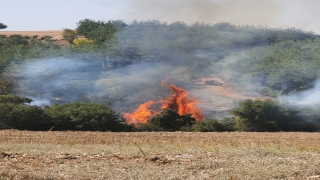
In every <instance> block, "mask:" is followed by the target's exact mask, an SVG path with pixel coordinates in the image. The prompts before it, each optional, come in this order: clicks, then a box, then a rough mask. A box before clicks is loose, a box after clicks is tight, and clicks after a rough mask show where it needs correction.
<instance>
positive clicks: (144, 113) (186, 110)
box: [123, 81, 204, 125]
mask: <svg viewBox="0 0 320 180" xmlns="http://www.w3.org/2000/svg"><path fill="white" fill-rule="evenodd" d="M162 85H164V86H166V87H168V88H170V89H171V90H172V92H173V94H172V95H171V96H170V97H168V98H166V99H163V100H160V101H159V102H157V103H160V104H162V106H161V109H165V108H167V109H170V110H173V111H175V112H177V113H178V114H179V115H180V116H182V115H184V114H191V117H193V118H195V119H196V120H203V119H204V116H203V114H202V112H201V110H200V109H199V108H196V107H195V104H197V103H198V100H197V99H191V98H188V97H187V95H188V92H187V91H186V90H184V89H182V88H179V87H176V86H174V85H169V84H166V83H165V81H162ZM155 103H156V102H154V101H147V102H145V103H143V104H141V105H140V106H139V107H138V108H137V109H136V110H135V111H134V112H132V113H123V116H124V118H125V119H126V121H127V123H129V124H134V125H137V124H139V123H144V124H145V123H147V122H148V119H149V118H150V117H152V116H154V115H156V114H159V113H160V112H157V111H154V110H150V109H149V108H150V106H152V105H154V104H155Z"/></svg>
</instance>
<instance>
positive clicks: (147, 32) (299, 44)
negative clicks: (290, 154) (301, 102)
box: [0, 19, 320, 131]
mask: <svg viewBox="0 0 320 180" xmlns="http://www.w3.org/2000/svg"><path fill="white" fill-rule="evenodd" d="M6 27H7V26H6V25H5V24H3V23H0V29H5V28H6ZM0 34H1V32H0ZM63 37H64V38H65V40H67V41H68V42H69V43H70V45H62V44H58V43H56V42H55V41H53V40H52V38H51V37H43V38H38V37H37V36H33V37H28V36H21V35H11V36H9V37H6V36H3V35H0V73H1V74H0V94H1V96H2V97H5V96H8V97H9V99H10V98H13V96H12V95H11V94H14V95H19V92H16V87H17V86H18V84H16V83H15V82H17V81H15V80H14V79H8V76H7V75H6V74H9V73H14V72H15V70H16V69H15V66H16V65H17V64H21V63H23V62H26V61H30V60H31V59H32V60H33V59H40V58H50V57H68V58H74V59H81V60H86V61H97V62H99V63H100V64H101V72H107V70H109V69H116V68H119V67H124V66H127V65H130V64H134V63H137V62H159V63H161V62H165V63H171V64H174V63H176V59H179V60H181V61H180V62H179V70H185V71H186V72H188V71H192V72H193V73H192V75H189V76H188V77H187V78H180V79H181V81H190V80H195V79H198V78H199V77H201V76H203V75H205V74H208V73H210V72H211V71H212V69H214V70H215V71H216V72H217V73H219V71H222V69H219V66H217V67H215V66H212V67H211V64H215V63H216V64H219V63H224V61H225V59H226V57H234V56H235V57H237V60H235V61H234V62H233V63H231V65H230V68H231V70H232V72H233V74H232V75H231V78H232V77H237V78H238V79H239V80H242V78H243V79H245V78H248V77H249V80H248V81H251V82H253V81H254V82H255V83H257V84H259V85H260V86H261V88H260V89H258V91H259V92H260V93H261V94H263V95H267V96H272V97H277V96H279V95H283V94H290V93H294V92H301V91H303V90H306V89H309V88H312V87H313V86H314V83H315V81H316V80H317V79H319V78H320V71H319V69H320V60H319V52H320V51H319V50H320V49H319V48H320V41H319V35H317V34H314V33H312V32H305V31H303V30H299V29H295V28H289V29H272V28H265V27H254V26H236V25H232V24H230V23H226V22H221V23H217V24H213V25H210V24H204V23H194V24H192V25H187V24H185V23H184V22H174V23H170V24H168V23H161V22H159V21H133V22H132V23H129V24H128V23H125V22H123V21H121V20H115V21H95V20H91V19H84V20H81V21H79V22H78V23H77V28H76V29H64V31H63ZM81 37H84V38H81ZM194 54H197V55H198V56H195V55H194ZM190 57H192V58H190ZM179 72H180V71H179ZM221 75H223V73H222V72H221ZM229 76H230V75H229ZM177 78H178V77H177ZM228 78H230V77H228ZM180 79H179V80H180ZM31 85H32V84H31ZM8 97H7V99H8ZM17 97H18V96H17ZM123 97H126V94H124V95H122V96H121V97H105V99H106V100H105V101H106V102H109V101H110V102H111V101H113V100H114V99H120V98H123ZM108 98H109V99H108ZM4 99H6V98H4ZM13 99H16V100H17V101H18V102H15V101H12V102H10V101H11V100H10V101H9V102H8V101H5V100H1V101H2V102H1V104H0V105H1V106H2V108H1V109H2V110H1V115H2V117H3V118H1V121H2V122H1V123H0V126H1V127H2V128H16V129H23V128H24V129H26V130H46V129H48V128H49V127H50V126H55V129H56V130H67V129H68V130H99V131H108V130H110V131H127V130H128V131H131V130H137V131H139V130H141V131H142V130H143V131H158V130H159V131H160V130H168V131H176V130H181V131H182V130H185V131H233V130H239V131H317V130H318V129H319V117H320V115H319V113H317V110H318V109H319V106H317V105H313V106H312V107H310V108H306V109H302V110H301V109H295V108H294V107H290V106H283V105H282V104H280V103H279V102H277V101H269V100H265V101H261V100H255V101H253V100H245V101H243V102H241V103H240V104H239V106H237V107H236V108H235V109H233V110H231V111H230V117H228V118H225V119H223V120H216V119H209V120H206V121H199V122H197V121H195V120H193V119H192V118H191V117H190V116H188V115H185V116H183V117H180V116H179V115H177V114H175V112H171V111H170V110H164V111H163V112H162V113H161V114H159V115H157V116H155V117H154V118H153V119H150V121H149V123H148V124H143V125H141V126H139V128H138V129H135V127H132V126H128V125H127V124H125V123H124V119H123V118H122V117H121V114H118V113H116V112H115V111H113V110H111V109H110V108H109V107H108V106H106V105H103V104H97V102H94V101H91V100H90V101H89V102H90V103H83V102H74V103H66V104H56V105H52V106H48V107H45V108H41V107H38V106H30V105H28V104H29V103H30V102H29V101H30V100H28V99H24V98H22V99H20V100H19V98H13ZM22 100H23V101H22ZM91 108H92V109H91ZM87 111H88V112H87ZM102 111H106V112H104V113H107V112H108V113H107V114H103V113H102ZM85 112H86V113H87V114H85ZM91 112H92V114H91ZM83 113H84V114H83ZM95 113H96V115H94V114H95ZM23 114H25V115H23ZM109 116H110V119H111V120H110V119H103V117H109ZM306 117H307V119H308V120H304V119H305V118H306ZM168 119H171V121H169V122H167V120H168ZM111 126H114V127H111ZM32 128H33V129H32ZM64 128H65V129H64Z"/></svg>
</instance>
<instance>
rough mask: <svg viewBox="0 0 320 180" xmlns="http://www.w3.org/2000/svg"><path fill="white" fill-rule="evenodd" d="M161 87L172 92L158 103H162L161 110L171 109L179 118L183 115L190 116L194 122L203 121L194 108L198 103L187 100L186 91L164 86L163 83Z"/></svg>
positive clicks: (200, 114)
mask: <svg viewBox="0 0 320 180" xmlns="http://www.w3.org/2000/svg"><path fill="white" fill-rule="evenodd" d="M162 85H164V86H166V87H168V88H170V89H171V90H172V92H173V93H172V95H171V96H170V97H168V98H167V99H164V100H161V101H160V102H161V103H162V106H161V108H162V109H165V108H167V109H171V110H173V111H175V112H177V113H178V114H179V115H180V116H182V115H184V114H191V115H192V116H191V117H193V118H195V119H196V120H203V119H204V116H203V114H202V112H201V110H200V109H199V108H197V107H195V105H196V104H197V103H199V102H198V100H197V99H191V98H188V97H187V95H188V92H187V91H186V90H184V89H182V88H179V87H177V86H174V85H169V84H166V83H165V82H164V81H163V82H162Z"/></svg>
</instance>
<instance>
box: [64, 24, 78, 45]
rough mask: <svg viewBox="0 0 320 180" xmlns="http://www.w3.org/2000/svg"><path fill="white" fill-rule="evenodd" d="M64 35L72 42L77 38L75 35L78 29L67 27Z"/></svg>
mask: <svg viewBox="0 0 320 180" xmlns="http://www.w3.org/2000/svg"><path fill="white" fill-rule="evenodd" d="M62 35H63V38H64V39H65V40H66V41H68V42H69V43H70V44H72V43H73V40H74V39H75V36H76V35H77V31H76V30H72V29H68V28H66V29H64V30H63V33H62Z"/></svg>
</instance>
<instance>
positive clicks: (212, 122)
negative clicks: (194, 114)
mask: <svg viewBox="0 0 320 180" xmlns="http://www.w3.org/2000/svg"><path fill="white" fill-rule="evenodd" d="M234 126H235V121H234V119H232V118H224V119H223V120H216V119H207V120H203V121H197V122H196V123H195V124H194V125H193V126H192V128H191V130H192V131H196V132H214V131H217V132H223V131H234V130H235V128H234Z"/></svg>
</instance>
